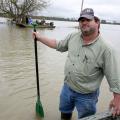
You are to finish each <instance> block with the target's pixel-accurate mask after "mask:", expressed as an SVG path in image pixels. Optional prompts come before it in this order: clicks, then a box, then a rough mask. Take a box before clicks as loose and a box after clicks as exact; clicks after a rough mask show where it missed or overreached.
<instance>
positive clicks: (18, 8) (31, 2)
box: [0, 0, 49, 22]
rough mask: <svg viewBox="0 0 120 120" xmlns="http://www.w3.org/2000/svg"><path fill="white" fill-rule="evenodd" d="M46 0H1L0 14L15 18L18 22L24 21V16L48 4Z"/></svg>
mask: <svg viewBox="0 0 120 120" xmlns="http://www.w3.org/2000/svg"><path fill="white" fill-rule="evenodd" d="M48 4H49V2H48V1H46V0H0V14H3V15H5V16H7V17H10V18H13V19H14V20H15V21H16V22H24V18H25V17H26V16H28V15H30V14H32V13H33V12H34V11H36V10H40V11H41V10H42V9H43V8H46V7H47V6H48Z"/></svg>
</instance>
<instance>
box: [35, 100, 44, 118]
mask: <svg viewBox="0 0 120 120" xmlns="http://www.w3.org/2000/svg"><path fill="white" fill-rule="evenodd" d="M36 114H37V116H39V117H41V118H43V117H44V110H43V107H42V104H41V101H40V99H39V98H38V99H37V102H36Z"/></svg>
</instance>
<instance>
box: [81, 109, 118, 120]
mask: <svg viewBox="0 0 120 120" xmlns="http://www.w3.org/2000/svg"><path fill="white" fill-rule="evenodd" d="M79 120H120V116H116V117H113V116H112V114H111V112H109V111H104V112H101V113H96V114H95V115H91V116H89V117H84V118H81V119H79Z"/></svg>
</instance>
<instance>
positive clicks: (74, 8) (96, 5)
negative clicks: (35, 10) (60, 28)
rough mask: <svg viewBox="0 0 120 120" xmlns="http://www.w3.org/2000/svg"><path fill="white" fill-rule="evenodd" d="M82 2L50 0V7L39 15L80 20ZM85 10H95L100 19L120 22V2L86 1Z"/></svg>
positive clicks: (112, 0) (111, 0)
mask: <svg viewBox="0 0 120 120" xmlns="http://www.w3.org/2000/svg"><path fill="white" fill-rule="evenodd" d="M81 4H82V0H50V5H49V6H48V7H47V9H44V10H43V11H42V12H40V13H39V15H44V16H53V17H65V18H79V15H80V11H81ZM84 8H93V10H94V13H95V15H96V16H98V17H99V18H100V19H105V20H117V21H120V0H84V2H83V9H84Z"/></svg>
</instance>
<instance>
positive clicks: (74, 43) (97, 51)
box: [56, 32, 120, 94]
mask: <svg viewBox="0 0 120 120" xmlns="http://www.w3.org/2000/svg"><path fill="white" fill-rule="evenodd" d="M56 49H57V50H58V51H61V52H65V51H68V56H67V60H66V63H65V70H64V73H65V79H64V82H65V83H66V84H68V86H69V87H70V88H71V89H73V90H74V91H76V92H79V93H83V94H86V93H91V92H93V91H96V90H97V89H99V87H100V84H101V81H102V79H103V77H104V76H106V78H107V81H108V83H109V87H110V90H111V91H112V92H115V93H120V73H119V71H118V67H119V66H118V64H117V61H116V56H115V54H114V51H113V49H112V48H111V47H110V46H109V45H108V44H106V43H105V41H104V40H103V38H102V37H101V35H99V36H98V37H97V38H96V39H95V40H93V41H92V42H91V43H89V44H87V45H85V44H84V42H83V39H82V37H81V33H80V32H77V33H72V34H69V35H68V36H67V37H66V38H65V39H64V40H61V41H58V42H57V47H56Z"/></svg>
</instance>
